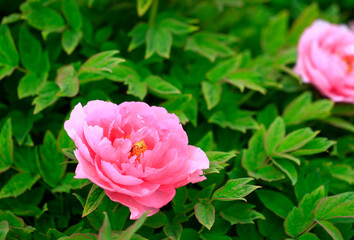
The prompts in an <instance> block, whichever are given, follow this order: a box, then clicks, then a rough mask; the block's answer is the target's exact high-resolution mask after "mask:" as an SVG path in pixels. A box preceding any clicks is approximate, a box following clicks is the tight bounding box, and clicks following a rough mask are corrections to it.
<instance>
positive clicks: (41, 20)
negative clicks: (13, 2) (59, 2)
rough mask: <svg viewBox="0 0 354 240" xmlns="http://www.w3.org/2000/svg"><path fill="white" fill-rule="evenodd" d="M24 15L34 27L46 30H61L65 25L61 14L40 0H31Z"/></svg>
mask: <svg viewBox="0 0 354 240" xmlns="http://www.w3.org/2000/svg"><path fill="white" fill-rule="evenodd" d="M22 17H23V19H25V20H26V21H27V22H28V24H29V25H31V26H32V27H34V28H36V29H38V30H44V31H46V32H51V31H60V30H61V29H63V28H64V27H65V23H64V20H63V18H62V17H61V16H60V14H59V13H57V12H56V11H54V10H53V9H51V8H49V7H45V6H43V5H42V3H40V2H29V3H28V5H27V8H26V11H25V12H23V14H22Z"/></svg>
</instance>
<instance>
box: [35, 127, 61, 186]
mask: <svg viewBox="0 0 354 240" xmlns="http://www.w3.org/2000/svg"><path fill="white" fill-rule="evenodd" d="M39 153H40V159H39V160H38V167H39V170H40V172H41V175H42V177H43V179H44V181H45V182H46V183H47V184H48V185H49V186H51V187H52V188H54V187H56V186H57V185H58V183H59V181H60V179H61V177H62V176H63V175H64V172H65V169H66V164H65V163H64V160H65V159H64V155H63V154H61V153H60V152H59V151H58V149H57V145H56V141H55V138H54V136H53V134H52V133H51V132H49V131H47V132H46V133H45V135H44V141H43V145H41V146H40V147H39Z"/></svg>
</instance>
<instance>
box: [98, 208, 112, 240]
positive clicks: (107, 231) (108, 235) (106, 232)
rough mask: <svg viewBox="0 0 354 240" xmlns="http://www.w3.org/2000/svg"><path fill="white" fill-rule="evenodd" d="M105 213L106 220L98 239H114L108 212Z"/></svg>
mask: <svg viewBox="0 0 354 240" xmlns="http://www.w3.org/2000/svg"><path fill="white" fill-rule="evenodd" d="M103 214H104V221H103V224H102V227H101V228H100V231H99V233H98V240H112V228H111V223H110V221H109V218H108V215H107V213H106V212H103Z"/></svg>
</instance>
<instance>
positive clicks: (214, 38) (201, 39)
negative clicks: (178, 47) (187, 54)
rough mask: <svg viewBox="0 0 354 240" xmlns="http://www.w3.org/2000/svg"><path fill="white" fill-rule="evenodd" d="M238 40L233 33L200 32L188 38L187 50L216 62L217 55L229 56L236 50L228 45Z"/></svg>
mask: <svg viewBox="0 0 354 240" xmlns="http://www.w3.org/2000/svg"><path fill="white" fill-rule="evenodd" d="M235 41H236V38H235V37H233V36H231V35H223V34H217V33H209V32H198V33H197V34H195V35H193V36H191V37H190V38H188V40H187V45H186V50H190V51H194V52H197V53H199V54H200V55H202V56H204V57H206V58H208V59H209V60H210V61H211V62H214V61H215V59H216V58H217V57H228V56H231V55H233V54H234V51H233V50H232V49H231V48H230V47H229V46H228V44H229V43H233V42H235Z"/></svg>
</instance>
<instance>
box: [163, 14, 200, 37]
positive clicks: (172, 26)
mask: <svg viewBox="0 0 354 240" xmlns="http://www.w3.org/2000/svg"><path fill="white" fill-rule="evenodd" d="M158 25H159V27H160V28H162V29H165V30H166V31H169V32H171V33H172V34H176V35H183V34H187V33H190V32H194V31H197V30H198V29H199V27H197V26H194V25H191V24H188V23H185V22H182V21H179V20H177V19H174V18H165V19H163V20H162V21H161V22H160V23H159V24H158Z"/></svg>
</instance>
